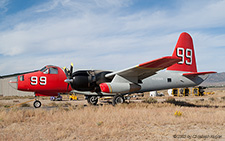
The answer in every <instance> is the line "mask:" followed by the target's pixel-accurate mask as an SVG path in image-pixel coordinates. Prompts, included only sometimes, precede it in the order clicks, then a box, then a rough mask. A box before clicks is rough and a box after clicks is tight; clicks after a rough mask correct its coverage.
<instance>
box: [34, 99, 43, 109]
mask: <svg viewBox="0 0 225 141" xmlns="http://www.w3.org/2000/svg"><path fill="white" fill-rule="evenodd" d="M33 105H34V108H40V107H41V102H40V101H39V100H35V101H34V103H33Z"/></svg>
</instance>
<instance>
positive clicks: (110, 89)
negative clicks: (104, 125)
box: [10, 32, 216, 108]
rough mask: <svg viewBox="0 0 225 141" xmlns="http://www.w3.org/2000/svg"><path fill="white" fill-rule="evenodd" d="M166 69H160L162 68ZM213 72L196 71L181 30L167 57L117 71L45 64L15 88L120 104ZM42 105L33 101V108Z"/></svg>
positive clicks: (188, 38) (189, 83)
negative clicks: (133, 96)
mask: <svg viewBox="0 0 225 141" xmlns="http://www.w3.org/2000/svg"><path fill="white" fill-rule="evenodd" d="M165 68H167V69H166V71H160V70H163V69H165ZM210 73H216V72H214V71H207V72H197V66H196V59H195V52H194V46H193V41H192V38H191V36H190V35H189V34H188V33H186V32H183V33H182V34H181V35H180V37H179V39H178V41H177V44H176V46H175V49H174V52H173V54H172V56H166V57H162V58H159V59H155V60H152V61H149V62H145V63H142V64H139V65H136V66H134V67H131V68H127V69H124V70H120V71H115V72H112V71H101V70H79V71H75V72H73V66H72V65H71V68H70V70H68V69H61V68H60V67H57V66H46V67H44V68H43V69H41V70H39V71H35V72H32V73H27V74H22V75H19V76H18V77H17V79H16V81H10V83H11V84H16V88H17V89H18V90H22V91H32V92H35V96H55V95H57V94H58V93H66V92H71V91H72V92H76V93H78V94H83V95H85V96H86V98H87V101H88V103H90V104H93V105H96V104H97V102H98V98H99V97H104V96H112V97H113V100H112V104H113V105H115V104H118V103H123V102H124V101H125V99H124V96H125V95H127V94H128V95H129V94H132V93H140V92H147V91H156V90H163V89H170V88H182V87H193V86H196V85H199V84H201V83H202V82H203V81H204V80H205V79H206V78H207V77H208V74H210ZM40 106H41V102H40V101H39V100H36V101H35V102H34V107H35V108H38V107H40Z"/></svg>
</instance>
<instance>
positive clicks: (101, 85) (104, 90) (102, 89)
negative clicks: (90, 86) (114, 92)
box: [99, 83, 110, 93]
mask: <svg viewBox="0 0 225 141" xmlns="http://www.w3.org/2000/svg"><path fill="white" fill-rule="evenodd" d="M99 86H100V89H101V91H102V92H104V93H109V92H110V91H109V86H108V85H107V84H106V83H101V84H100V85H99Z"/></svg>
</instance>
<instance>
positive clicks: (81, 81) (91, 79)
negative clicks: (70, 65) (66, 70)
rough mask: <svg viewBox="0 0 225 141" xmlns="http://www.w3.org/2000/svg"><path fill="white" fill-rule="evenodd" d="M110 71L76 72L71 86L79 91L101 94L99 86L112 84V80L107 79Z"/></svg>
mask: <svg viewBox="0 0 225 141" xmlns="http://www.w3.org/2000/svg"><path fill="white" fill-rule="evenodd" d="M107 73H110V72H109V71H92V70H86V71H76V72H74V73H73V81H72V83H71V86H72V88H73V89H75V90H78V91H92V92H93V91H95V92H100V88H99V85H98V84H100V83H102V82H110V81H111V80H110V79H107V78H105V74H107Z"/></svg>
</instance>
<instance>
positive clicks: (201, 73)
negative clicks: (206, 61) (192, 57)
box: [183, 71, 216, 76]
mask: <svg viewBox="0 0 225 141" xmlns="http://www.w3.org/2000/svg"><path fill="white" fill-rule="evenodd" d="M211 73H216V72H215V71H207V72H191V73H184V74H183V76H196V75H205V74H211Z"/></svg>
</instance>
